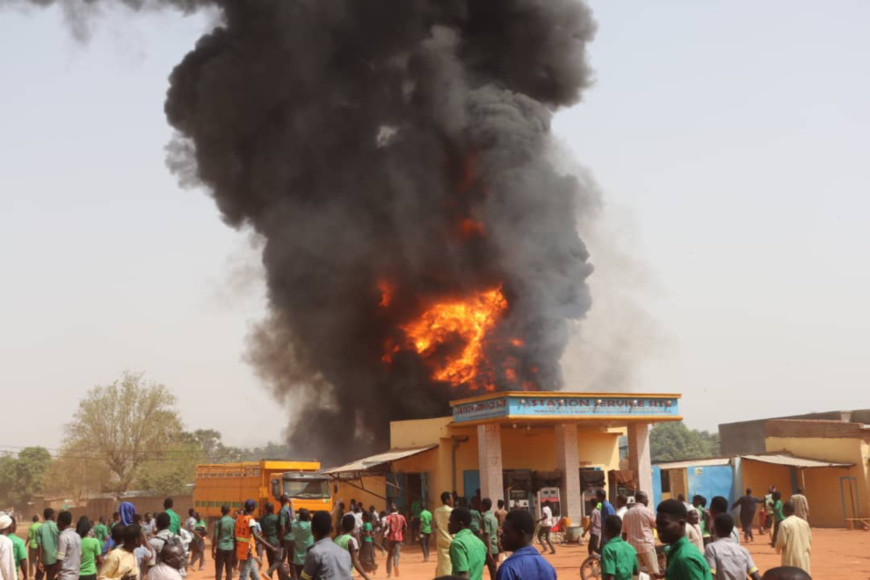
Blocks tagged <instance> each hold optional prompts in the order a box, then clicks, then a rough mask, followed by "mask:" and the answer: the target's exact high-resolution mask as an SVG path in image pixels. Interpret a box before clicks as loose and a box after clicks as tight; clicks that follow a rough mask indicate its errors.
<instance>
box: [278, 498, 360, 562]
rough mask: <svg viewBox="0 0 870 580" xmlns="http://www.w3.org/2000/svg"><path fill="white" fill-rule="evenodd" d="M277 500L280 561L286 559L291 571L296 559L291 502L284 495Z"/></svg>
mask: <svg viewBox="0 0 870 580" xmlns="http://www.w3.org/2000/svg"><path fill="white" fill-rule="evenodd" d="M279 499H280V501H281V508H280V510H279V512H278V535H279V536H280V537H281V541H282V545H283V548H284V553H283V554H282V555H281V558H280V560H281V561H282V562H283V561H284V558H287V563H288V564H289V565H290V570H291V571H293V570H294V567H293V560H294V559H295V557H296V556H295V554H296V548H295V547H294V545H293V544H294V540H293V519H294V517H293V502H292V501H290V498H289V497H287V495H286V494H281V497H280V498H279ZM342 505H343V504H342ZM270 570H271V568H270Z"/></svg>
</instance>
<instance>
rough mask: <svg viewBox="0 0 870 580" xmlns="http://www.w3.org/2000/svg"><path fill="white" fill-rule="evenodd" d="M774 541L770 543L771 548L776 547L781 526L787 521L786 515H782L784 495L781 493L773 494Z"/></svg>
mask: <svg viewBox="0 0 870 580" xmlns="http://www.w3.org/2000/svg"><path fill="white" fill-rule="evenodd" d="M772 499H773V539H771V541H770V547H771V548H775V547H776V537H777V536H778V535H779V525H780V524H781V523H782V521H783V520H784V519H785V514H783V513H782V493H781V492H779V491H775V492H773V498H772Z"/></svg>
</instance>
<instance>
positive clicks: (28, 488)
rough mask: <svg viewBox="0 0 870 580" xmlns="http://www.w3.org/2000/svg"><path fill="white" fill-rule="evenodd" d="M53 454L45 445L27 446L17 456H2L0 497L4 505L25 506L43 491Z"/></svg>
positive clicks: (0, 462)
mask: <svg viewBox="0 0 870 580" xmlns="http://www.w3.org/2000/svg"><path fill="white" fill-rule="evenodd" d="M50 464H51V454H50V453H49V452H48V450H47V449H45V448H44V447H25V448H24V449H22V450H21V451H20V452H19V453H18V456H17V457H13V456H11V455H6V456H3V457H0V498H2V499H3V502H4V504H3V505H12V506H14V507H19V508H23V507H24V506H26V505H27V503H28V502H30V500H31V499H32V498H33V496H34V495H36V494H38V493H41V492H42V490H43V482H44V480H45V472H46V470H47V469H48V467H49V465H50Z"/></svg>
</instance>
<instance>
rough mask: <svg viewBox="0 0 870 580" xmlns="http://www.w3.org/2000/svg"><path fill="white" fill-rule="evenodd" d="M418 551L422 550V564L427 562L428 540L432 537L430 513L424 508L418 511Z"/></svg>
mask: <svg viewBox="0 0 870 580" xmlns="http://www.w3.org/2000/svg"><path fill="white" fill-rule="evenodd" d="M418 517H419V518H420V549H421V550H423V562H428V561H429V538H430V537H431V536H432V512H430V511H429V510H428V509H426V507H425V506H423V508H422V509H421V510H420V515H419V516H418Z"/></svg>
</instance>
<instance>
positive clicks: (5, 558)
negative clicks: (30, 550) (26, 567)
mask: <svg viewBox="0 0 870 580" xmlns="http://www.w3.org/2000/svg"><path fill="white" fill-rule="evenodd" d="M11 526H12V518H11V517H9V516H7V515H6V514H3V515H0V580H15V568H16V564H15V553H14V551H15V547H14V546H13V545H12V540H10V539H9V536H7V535H6V531H7V530H8V529H9V528H10V527H11Z"/></svg>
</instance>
